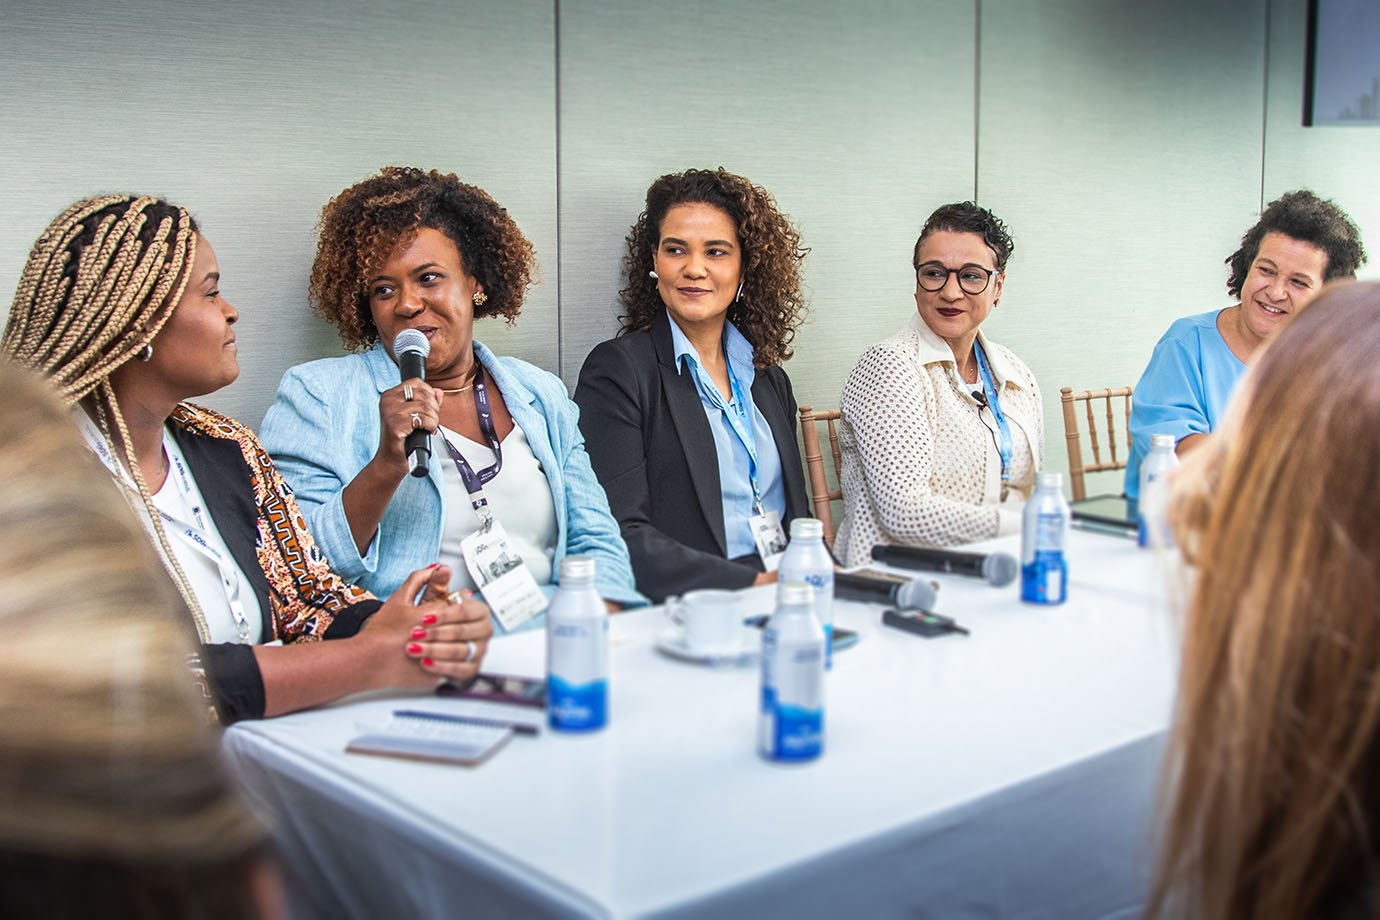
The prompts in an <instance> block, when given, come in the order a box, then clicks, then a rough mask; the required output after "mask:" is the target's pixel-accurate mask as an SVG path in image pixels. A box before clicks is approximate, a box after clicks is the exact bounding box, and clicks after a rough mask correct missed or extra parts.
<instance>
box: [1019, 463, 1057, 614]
mask: <svg viewBox="0 0 1380 920" xmlns="http://www.w3.org/2000/svg"><path fill="white" fill-rule="evenodd" d="M1021 523H1022V528H1021V600H1023V601H1025V602H1026V603H1027V604H1062V603H1063V602H1064V601H1066V600H1068V580H1069V566H1068V563H1067V562H1066V561H1065V560H1064V540H1065V538H1066V537H1067V536H1068V532H1069V504H1068V502H1066V501H1064V477H1063V475H1062V474H1060V473H1041V474H1040V475H1039V478H1038V479H1036V481H1035V494H1034V495H1032V496H1030V501H1028V502H1026V503H1025V513H1024V516H1023V517H1022V519H1021Z"/></svg>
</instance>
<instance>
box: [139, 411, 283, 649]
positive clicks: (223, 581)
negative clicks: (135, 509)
mask: <svg viewBox="0 0 1380 920" xmlns="http://www.w3.org/2000/svg"><path fill="white" fill-rule="evenodd" d="M163 451H164V453H166V454H167V455H168V475H167V477H166V478H165V479H164V480H163V487H162V488H161V489H159V490H158V491H157V492H155V493H154V495H153V506H154V507H155V508H157V509H158V510H159V511H161V512H163V513H164V514H165V515H167V517H169V518H172V519H173V521H176V522H177V524H172V523H170V522H169V521H167V520H166V519H165V520H164V521H163V530H164V531H165V532H166V533H167V535H168V543H169V544H171V545H172V549H173V554H174V555H175V556H177V561H178V562H179V563H180V564H181V565H182V571H183V573H184V574H185V575H186V576H187V581H188V582H189V584H190V585H191V589H192V593H193V594H195V595H196V599H197V602H198V603H199V604H201V612H202V614H203V615H204V616H205V617H206V628H207V630H209V632H210V641H211V642H212V643H216V642H236V643H239V642H242V643H245V644H249V645H252V644H254V643H256V642H258V641H259V638H260V637H261V636H262V635H263V628H264V619H263V609H262V608H261V607H260V606H259V596H258V594H256V593H255V591H254V586H253V585H251V584H250V583H249V579H248V578H246V577H245V574H244V572H243V571H242V570H241V569H240V567H239V565H237V564H236V563H235V558H234V557H233V556H231V555H230V548H229V547H228V546H226V545H225V538H224V537H222V536H221V535H220V530H219V528H217V527H216V522H215V520H214V519H213V518H212V517H211V514H210V512H209V511H207V510H206V500H205V498H203V497H202V495H201V488H200V487H199V486H198V485H197V482H196V477H195V476H193V475H192V474H191V470H190V468H189V467H188V466H187V461H186V459H185V458H184V457H183V456H182V450H181V448H179V447H178V446H177V441H176V440H174V439H173V437H172V435H171V434H169V432H168V431H167V429H166V428H165V429H164V430H163ZM179 464H180V465H181V470H185V471H186V473H187V475H186V477H185V478H183V477H181V476H179V475H178V473H179ZM145 519H147V515H145ZM178 525H181V526H178ZM198 525H200V526H198ZM193 533H195V534H196V535H198V536H200V537H201V539H203V540H205V541H206V544H207V546H208V548H209V549H211V550H213V551H214V552H213V553H207V552H204V551H203V550H202V549H201V547H199V546H198V545H197V543H196V539H197V537H196V536H194V535H193ZM216 557H219V558H218V560H217V558H216ZM232 605H238V607H239V608H240V610H241V611H242V615H243V616H244V631H243V632H242V631H241V624H240V623H239V622H238V620H237V618H236V616H235V612H234V606H232Z"/></svg>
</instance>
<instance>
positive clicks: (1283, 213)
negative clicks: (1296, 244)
mask: <svg viewBox="0 0 1380 920" xmlns="http://www.w3.org/2000/svg"><path fill="white" fill-rule="evenodd" d="M1270 232H1274V233H1283V234H1284V235H1285V236H1287V237H1289V238H1291V239H1295V240H1298V241H1300V242H1303V243H1311V244H1312V245H1314V246H1317V247H1318V248H1319V249H1321V250H1322V251H1323V252H1325V253H1326V254H1327V271H1326V273H1325V274H1324V275H1323V280H1324V281H1331V280H1332V279H1334V278H1350V277H1352V276H1354V275H1355V274H1356V269H1358V268H1360V267H1361V266H1362V265H1364V264H1366V250H1365V247H1364V246H1362V245H1361V231H1360V230H1359V229H1357V227H1356V224H1355V222H1353V221H1352V219H1351V218H1350V217H1348V216H1347V214H1346V212H1345V211H1343V210H1342V209H1341V208H1339V207H1337V204H1336V202H1333V201H1330V200H1326V199H1323V198H1319V197H1318V196H1317V195H1315V194H1313V193H1312V192H1310V191H1308V190H1307V189H1300V190H1299V191H1297V192H1285V193H1284V194H1283V195H1281V196H1279V198H1277V199H1275V200H1274V201H1272V202H1270V203H1269V204H1268V205H1267V206H1266V207H1265V210H1264V212H1262V213H1261V215H1260V220H1258V221H1256V223H1255V226H1254V227H1252V228H1251V229H1249V230H1247V231H1246V235H1245V236H1243V237H1241V248H1240V249H1238V250H1236V252H1233V253H1232V254H1231V255H1229V256H1227V258H1226V264H1227V265H1228V266H1230V268H1231V277H1229V278H1228V279H1227V293H1229V294H1231V296H1233V297H1240V296H1241V285H1243V284H1245V283H1246V274H1247V273H1248V272H1249V271H1250V270H1251V263H1252V262H1254V261H1255V257H1256V256H1257V255H1258V254H1259V253H1260V242H1261V240H1263V239H1265V234H1267V233H1270Z"/></svg>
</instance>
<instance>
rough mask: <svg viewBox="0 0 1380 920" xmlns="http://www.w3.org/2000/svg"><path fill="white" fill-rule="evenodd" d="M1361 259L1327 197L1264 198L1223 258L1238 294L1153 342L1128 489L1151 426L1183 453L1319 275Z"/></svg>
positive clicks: (1210, 425)
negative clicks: (1247, 227)
mask: <svg viewBox="0 0 1380 920" xmlns="http://www.w3.org/2000/svg"><path fill="white" fill-rule="evenodd" d="M1365 261H1366V253H1365V249H1364V248H1363V247H1362V246H1361V234H1360V231H1359V230H1357V228H1356V224H1355V223H1353V222H1352V220H1351V218H1349V217H1347V215H1346V214H1345V213H1344V212H1343V211H1342V210H1341V208H1339V207H1337V205H1336V204H1334V203H1333V202H1331V201H1324V200H1322V199H1321V198H1319V197H1318V196H1316V195H1314V194H1313V193H1312V192H1309V191H1298V192H1289V193H1287V194H1285V195H1283V196H1281V197H1280V198H1279V199H1278V200H1277V201H1272V202H1270V205H1269V206H1268V207H1267V208H1266V209H1265V211H1264V213H1262V214H1261V215H1260V220H1259V221H1257V222H1256V224H1255V226H1254V227H1252V228H1251V229H1250V230H1247V231H1246V235H1245V236H1243V237H1242V238H1241V247H1240V248H1239V249H1237V250H1236V252H1234V253H1232V254H1231V255H1230V256H1229V257H1228V258H1227V264H1228V265H1229V266H1230V267H1231V277H1230V278H1229V279H1228V281H1227V291H1228V292H1229V293H1230V294H1231V295H1232V296H1234V297H1239V298H1240V302H1239V303H1237V304H1236V305H1235V306H1231V307H1227V308H1226V309H1225V310H1220V311H1213V312H1211V313H1202V314H1199V315H1197V316H1189V317H1185V318H1183V319H1180V320H1177V321H1176V322H1175V323H1174V324H1173V325H1172V326H1170V327H1169V331H1168V332H1166V333H1165V334H1164V337H1163V338H1162V339H1160V341H1159V343H1158V344H1157V345H1155V351H1154V353H1153V354H1152V355H1151V356H1150V364H1149V365H1148V366H1147V367H1146V368H1145V373H1144V374H1142V375H1141V378H1140V382H1139V383H1137V384H1136V390H1135V395H1134V396H1133V397H1132V407H1131V421H1130V429H1131V456H1130V458H1129V460H1128V462H1127V465H1126V485H1125V490H1126V495H1127V496H1128V497H1130V498H1137V497H1138V496H1139V494H1140V464H1141V461H1142V460H1144V459H1145V455H1146V453H1147V452H1148V451H1149V449H1150V435H1152V434H1172V435H1173V436H1174V441H1175V444H1176V448H1175V449H1176V450H1177V451H1178V453H1180V454H1182V453H1183V452H1184V451H1186V450H1190V449H1192V448H1193V447H1195V446H1196V445H1197V444H1199V443H1201V441H1202V439H1203V438H1205V437H1207V436H1208V435H1209V434H1211V433H1212V432H1213V431H1215V430H1216V429H1217V425H1218V422H1219V420H1220V419H1221V416H1222V413H1223V412H1224V411H1225V410H1226V406H1227V402H1228V399H1229V397H1230V396H1231V393H1232V390H1233V389H1234V388H1235V386H1236V383H1237V381H1238V380H1239V379H1240V378H1241V375H1242V374H1244V373H1245V372H1246V368H1247V367H1248V366H1249V365H1250V364H1251V363H1253V362H1254V360H1255V358H1256V356H1257V355H1258V354H1259V353H1260V348H1261V346H1263V345H1264V344H1265V342H1266V341H1267V340H1269V339H1270V338H1271V337H1273V336H1274V335H1275V334H1276V333H1277V332H1278V331H1279V329H1280V328H1282V327H1283V326H1284V325H1285V324H1286V323H1288V322H1289V320H1290V319H1291V318H1292V317H1293V316H1294V314H1295V313H1297V312H1298V311H1299V310H1302V309H1303V308H1304V307H1305V306H1307V305H1308V303H1309V302H1310V301H1311V300H1312V299H1313V298H1314V297H1316V296H1317V294H1318V291H1319V290H1321V288H1322V286H1323V283H1324V282H1326V281H1331V280H1332V279H1333V278H1349V277H1352V276H1353V275H1355V273H1356V269H1357V268H1359V267H1360V266H1361V265H1362V264H1364V263H1365Z"/></svg>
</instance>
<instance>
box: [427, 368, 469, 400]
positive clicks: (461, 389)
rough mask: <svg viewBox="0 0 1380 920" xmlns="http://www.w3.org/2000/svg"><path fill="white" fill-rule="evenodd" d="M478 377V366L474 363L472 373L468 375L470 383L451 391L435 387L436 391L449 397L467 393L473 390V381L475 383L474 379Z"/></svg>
mask: <svg viewBox="0 0 1380 920" xmlns="http://www.w3.org/2000/svg"><path fill="white" fill-rule="evenodd" d="M478 376H479V365H478V364H477V363H476V365H475V368H474V373H473V374H471V375H470V382H469V383H467V384H465V385H464V386H462V387H456V388H455V389H453V390H447V389H446V388H445V387H437V388H436V389H438V390H440V391H441V392H442V393H445V394H446V395H447V396H449V395H451V394H452V393H465V392H468V391H470V390H473V389H474V381H475V379H476V378H478Z"/></svg>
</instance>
